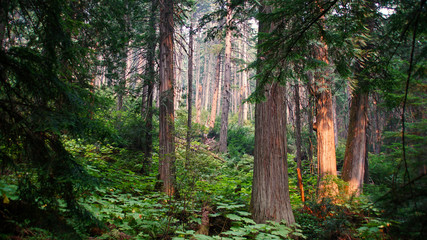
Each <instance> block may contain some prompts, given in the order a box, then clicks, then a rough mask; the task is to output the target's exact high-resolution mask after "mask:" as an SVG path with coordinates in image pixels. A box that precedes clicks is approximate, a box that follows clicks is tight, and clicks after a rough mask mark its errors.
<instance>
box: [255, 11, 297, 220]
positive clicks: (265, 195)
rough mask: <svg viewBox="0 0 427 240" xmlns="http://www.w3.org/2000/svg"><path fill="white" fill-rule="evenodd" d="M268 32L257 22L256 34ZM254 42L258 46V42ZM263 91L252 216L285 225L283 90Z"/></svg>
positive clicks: (257, 112)
mask: <svg viewBox="0 0 427 240" xmlns="http://www.w3.org/2000/svg"><path fill="white" fill-rule="evenodd" d="M260 12H265V13H266V12H271V8H270V7H266V6H261V8H260ZM270 30H271V26H270V25H269V24H266V23H264V22H262V21H260V23H259V33H263V32H268V31H270ZM258 41H259V43H262V39H259V40H258ZM259 55H261V53H259ZM260 68H261V67H260ZM260 68H259V69H260ZM259 69H258V71H260V70H259ZM258 81H259V80H258ZM264 92H265V97H266V101H265V102H259V103H256V106H255V149H254V175H253V182H252V198H251V209H252V217H253V219H254V221H255V222H257V223H264V222H266V221H268V220H271V221H276V222H280V221H282V220H285V221H286V222H287V224H292V223H294V222H295V219H294V215H293V213H292V208H291V203H290V197H289V185H288V168H287V149H286V148H287V142H286V104H285V94H286V88H285V86H281V85H280V84H279V83H277V82H274V83H272V84H267V85H266V86H265V87H264Z"/></svg>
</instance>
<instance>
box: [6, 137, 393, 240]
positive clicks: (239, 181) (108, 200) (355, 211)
mask: <svg viewBox="0 0 427 240" xmlns="http://www.w3.org/2000/svg"><path fill="white" fill-rule="evenodd" d="M63 142H64V145H65V146H66V149H67V151H69V152H70V153H71V154H72V155H73V156H74V158H75V160H76V162H77V163H79V164H80V165H82V166H83V167H84V169H85V170H86V171H87V172H88V173H89V174H90V175H91V176H93V177H95V178H96V179H98V180H97V181H96V182H94V183H93V185H92V186H86V187H85V188H81V189H80V190H78V191H76V193H77V194H76V198H77V203H78V204H79V207H80V208H81V209H83V210H82V211H83V212H85V213H86V215H82V216H87V218H85V219H83V218H81V219H77V218H75V217H72V215H70V214H69V213H68V212H67V211H66V210H65V208H62V207H59V209H57V210H58V211H57V213H56V214H53V213H52V214H53V215H52V218H51V219H53V220H50V221H57V222H61V224H60V226H62V227H60V228H62V229H68V232H64V233H61V234H62V235H61V236H67V234H68V236H70V237H68V238H67V237H60V238H61V239H79V238H80V239H175V240H180V239H388V238H387V231H389V229H390V227H391V226H393V225H396V224H398V223H397V222H392V221H388V220H384V219H382V218H381V217H380V216H381V211H380V210H379V209H376V208H374V206H373V204H372V203H371V201H370V200H369V199H368V198H367V197H365V196H362V197H360V198H351V199H344V197H342V198H341V199H340V201H337V202H334V203H333V202H331V201H327V200H326V201H322V202H318V201H317V199H316V191H315V189H316V182H317V177H316V175H315V174H311V173H310V168H311V167H310V163H309V162H307V161H303V167H302V168H303V169H302V170H303V171H302V176H303V184H304V188H305V196H306V202H305V203H303V202H302V200H301V197H300V193H299V188H298V187H297V175H296V163H295V161H294V156H293V155H291V154H289V155H288V169H289V190H290V197H291V204H292V206H293V212H294V215H295V219H296V222H297V224H295V225H292V226H287V225H286V224H285V223H275V222H267V223H265V224H257V223H255V222H254V221H253V220H252V217H251V213H250V212H251V211H250V195H251V187H252V174H253V156H250V155H247V154H242V155H241V156H240V157H227V156H222V155H219V154H217V153H214V152H212V151H210V150H209V147H208V146H206V145H204V144H202V143H200V142H196V141H194V142H192V144H191V151H190V152H189V153H187V152H186V151H185V146H184V141H180V140H178V141H177V142H176V147H177V150H176V179H177V181H176V182H177V189H178V191H179V198H173V197H168V196H166V195H165V194H163V193H160V192H158V191H156V189H155V186H156V183H157V182H158V180H157V172H158V169H157V168H158V156H157V154H156V153H154V154H153V162H152V165H151V169H150V170H149V172H150V174H149V175H148V176H142V175H141V174H139V171H140V169H141V167H142V164H141V162H142V157H143V156H142V154H141V152H139V151H135V150H128V149H124V148H119V147H114V146H110V145H103V144H101V143H95V144H88V143H85V142H84V141H81V140H78V139H70V138H68V137H64V138H63ZM187 154H188V156H187ZM22 174H23V173H21V172H19V171H16V172H9V173H8V174H4V175H2V177H1V179H0V190H1V191H2V194H3V200H4V201H5V199H6V198H7V200H8V201H9V202H10V203H8V204H6V203H3V205H2V206H3V207H4V209H7V208H8V207H9V208H10V206H11V205H12V204H15V205H16V208H17V209H18V208H19V206H26V205H25V204H24V203H20V202H19V196H18V193H17V192H18V191H17V185H18V181H19V178H20V175H22ZM337 183H338V184H339V185H340V188H343V187H344V183H343V182H342V181H340V180H337ZM59 202H61V199H59ZM19 204H20V205H19ZM34 211H35V212H38V211H44V213H43V214H42V213H39V212H38V214H36V215H45V214H47V213H48V212H50V210H49V211H48V207H46V206H39V210H34ZM206 211H207V213H208V218H209V234H208V235H203V234H201V232H200V229H201V225H202V216H203V214H204V213H206ZM11 215H13V214H11ZM55 216H56V217H55ZM24 218H25V217H24ZM55 219H57V220H55ZM6 222H7V223H8V224H11V225H10V226H11V228H13V227H15V228H16V227H18V228H19V229H20V231H19V232H13V233H9V235H7V234H5V235H4V236H13V235H14V236H20V237H21V239H48V238H55V237H58V234H60V232H61V231H60V230H58V229H54V228H49V227H46V224H39V223H40V222H42V221H41V219H38V218H31V217H28V218H27V219H21V218H19V219H17V218H13V217H11V218H10V219H9V220H8V221H6ZM11 231H12V230H11Z"/></svg>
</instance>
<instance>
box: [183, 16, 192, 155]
mask: <svg viewBox="0 0 427 240" xmlns="http://www.w3.org/2000/svg"><path fill="white" fill-rule="evenodd" d="M193 17H194V15H193ZM190 21H191V22H190V36H189V40H188V51H189V53H188V93H187V114H188V118H187V145H186V155H185V156H186V161H187V162H188V160H189V154H190V144H191V111H192V104H191V102H192V96H193V22H192V19H191V20H190Z"/></svg>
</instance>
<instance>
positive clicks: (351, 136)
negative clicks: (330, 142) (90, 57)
mask: <svg viewBox="0 0 427 240" xmlns="http://www.w3.org/2000/svg"><path fill="white" fill-rule="evenodd" d="M366 4H367V5H365V6H364V7H366V10H367V11H371V12H374V11H376V10H375V2H374V1H368V2H367V3H366ZM368 16H371V17H367V18H365V19H364V20H365V24H366V26H367V30H368V31H369V32H368V34H371V32H372V31H373V29H374V22H373V17H372V15H368ZM359 47H360V48H361V49H363V50H364V55H362V56H359V57H358V58H357V59H356V64H355V69H354V72H355V78H356V84H357V85H356V86H355V90H354V91H353V94H352V99H351V106H350V123H349V126H348V134H347V144H346V148H345V155H344V166H343V173H342V178H343V180H344V181H346V182H348V184H349V185H348V189H347V193H348V194H356V195H359V194H360V193H361V192H362V190H363V180H364V177H365V167H366V166H365V165H366V161H367V152H368V151H367V145H368V144H367V141H368V139H367V132H366V129H367V126H368V106H369V104H368V100H369V92H368V91H369V90H368V89H369V82H367V81H366V79H369V78H371V77H370V76H369V73H368V72H367V71H366V70H365V66H368V65H369V63H370V61H372V60H371V59H372V55H374V54H371V53H370V51H371V50H372V45H371V44H369V42H368V44H366V45H362V46H359Z"/></svg>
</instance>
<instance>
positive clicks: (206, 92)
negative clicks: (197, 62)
mask: <svg viewBox="0 0 427 240" xmlns="http://www.w3.org/2000/svg"><path fill="white" fill-rule="evenodd" d="M206 57H207V59H208V60H207V63H206V65H207V69H206V74H205V80H204V81H203V82H204V84H203V88H204V91H203V92H204V95H203V97H204V99H203V110H205V111H207V110H208V105H209V92H210V90H211V89H210V86H209V85H210V82H211V79H210V77H209V76H210V71H211V54H210V53H208V54H207V56H206Z"/></svg>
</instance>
